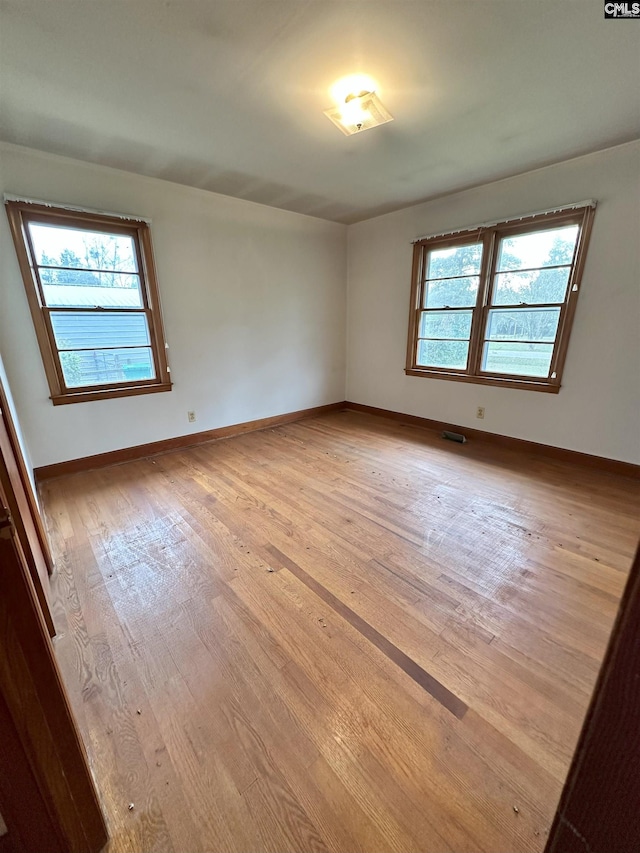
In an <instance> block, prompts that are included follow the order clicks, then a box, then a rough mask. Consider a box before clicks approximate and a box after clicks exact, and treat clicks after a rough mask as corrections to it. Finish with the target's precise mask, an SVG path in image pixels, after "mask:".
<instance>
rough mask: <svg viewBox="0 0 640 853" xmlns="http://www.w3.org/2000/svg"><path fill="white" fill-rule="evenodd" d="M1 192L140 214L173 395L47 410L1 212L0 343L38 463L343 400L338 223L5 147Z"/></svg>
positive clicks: (342, 247) (342, 245) (342, 230)
mask: <svg viewBox="0 0 640 853" xmlns="http://www.w3.org/2000/svg"><path fill="white" fill-rule="evenodd" d="M0 189H1V190H2V191H3V192H9V193H14V194H17V195H22V196H27V197H33V198H38V199H44V200H49V201H54V202H55V201H58V202H65V203H67V204H77V205H83V206H87V207H94V208H99V209H102V210H109V211H115V212H123V213H129V214H135V215H138V216H142V217H150V218H151V219H152V235H153V241H154V249H155V258H156V263H157V269H158V280H159V286H160V293H161V299H162V306H163V316H164V321H165V331H166V335H167V339H168V342H169V345H170V350H169V359H170V365H171V376H172V380H173V382H174V387H173V390H172V391H171V392H169V393H161V394H148V395H144V396H140V397H124V398H120V399H113V400H101V401H98V402H92V403H77V404H73V405H66V406H57V407H54V406H53V405H52V404H51V401H50V400H49V399H48V398H49V390H48V386H47V383H46V379H45V374H44V370H43V367H42V362H41V359H40V354H39V350H38V347H37V343H36V337H35V333H34V330H33V325H32V322H31V318H30V314H29V310H28V305H27V301H26V296H25V292H24V286H23V284H22V279H21V277H20V273H19V270H18V264H17V261H16V256H15V252H14V250H13V244H12V241H11V237H10V233H9V228H8V223H7V219H6V216H4V214H3V215H2V216H0V352H1V353H2V356H3V359H4V363H5V366H6V370H7V374H8V376H9V380H10V383H11V389H12V392H13V395H14V398H15V403H16V407H17V409H18V413H19V417H20V422H21V425H22V429H23V431H24V434H25V437H26V441H27V445H28V448H29V451H30V455H31V459H32V461H33V464H34V465H35V466H40V465H47V464H50V463H53V462H59V461H63V460H67V459H74V458H78V457H81V456H88V455H91V454H94V453H101V452H104V451H109V450H115V449H118V448H122V447H129V446H132V445H136V444H144V443H146V442H150V441H155V440H159V439H164V438H169V437H173V436H177V435H184V434H187V433H189V432H199V431H201V430H207V429H212V428H214V427H219V426H225V425H228V424H234V423H240V422H243V421H248V420H253V419H255V418H262V417H268V416H270V415H277V414H281V413H284V412H291V411H296V410H298V409H304V408H308V407H311V406H318V405H322V404H325V403H332V402H336V401H339V400H344V392H345V389H344V379H345V307H346V306H345V268H346V227H345V226H343V225H336V224H334V223H329V222H325V221H322V220H319V219H314V218H311V217H308V216H302V215H299V214H295V213H288V212H285V211H282V210H276V209H274V208H270V207H266V206H264V205H259V204H254V203H253V202H247V201H242V200H238V199H232V198H229V197H226V196H220V195H216V194H213V193H209V192H204V191H200V190H195V189H191V188H188V187H184V186H180V185H177V184H171V183H168V182H166V181H161V180H156V179H152V178H144V177H139V176H136V175H132V174H129V173H125V172H120V171H117V170H113V169H107V168H104V167H100V166H93V165H91V164H87V163H81V162H79V161H74V160H70V159H67V158H61V157H56V156H52V155H47V154H43V153H40V152H36V151H32V150H29V149H26V148H21V147H18V146H13V145H7V144H0ZM187 410H195V412H196V416H197V421H196V423H194V424H189V423H188V422H187Z"/></svg>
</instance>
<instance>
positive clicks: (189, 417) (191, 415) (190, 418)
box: [187, 410, 484, 424]
mask: <svg viewBox="0 0 640 853" xmlns="http://www.w3.org/2000/svg"><path fill="white" fill-rule="evenodd" d="M483 411H484V410H483ZM195 419H196V413H195V412H187V420H188V421H189V423H190V424H192V423H193V422H194V421H195Z"/></svg>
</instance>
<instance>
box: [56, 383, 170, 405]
mask: <svg viewBox="0 0 640 853" xmlns="http://www.w3.org/2000/svg"><path fill="white" fill-rule="evenodd" d="M171 387H172V383H171V382H158V383H157V384H154V385H127V386H125V387H123V388H105V389H104V391H96V390H91V391H74V392H73V393H70V394H56V395H55V396H52V397H51V402H52V403H53V405H54V406H66V405H68V404H69V403H90V402H92V401H94V400H111V399H112V398H114V397H134V396H137V395H138V394H157V393H159V392H160V391H171Z"/></svg>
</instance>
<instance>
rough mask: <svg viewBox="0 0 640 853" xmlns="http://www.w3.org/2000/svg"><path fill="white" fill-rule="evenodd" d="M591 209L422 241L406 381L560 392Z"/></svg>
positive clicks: (415, 270)
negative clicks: (426, 379)
mask: <svg viewBox="0 0 640 853" xmlns="http://www.w3.org/2000/svg"><path fill="white" fill-rule="evenodd" d="M593 213H594V205H593V204H589V205H586V206H584V207H578V208H568V209H565V210H559V211H554V212H553V213H544V214H538V215H533V216H529V217H523V218H521V219H519V220H517V221H505V222H502V223H497V224H496V225H491V226H482V227H480V228H476V229H473V230H468V231H463V232H458V233H455V234H448V235H444V236H438V237H433V238H428V239H424V240H419V241H418V242H416V243H415V245H414V258H413V282H412V290H411V313H410V318H409V340H408V350H407V366H406V371H405V372H406V373H407V374H409V375H411V376H428V377H432V378H440V379H454V380H460V381H464V382H476V383H481V384H490V385H502V386H507V387H512V388H525V389H532V390H537V391H550V392H557V391H559V389H560V384H561V379H562V369H563V366H564V361H565V357H566V353H567V346H568V344H569V334H570V331H571V324H572V321H573V315H574V312H575V307H576V301H577V298H578V293H579V291H580V280H581V276H582V270H583V268H584V263H585V257H586V251H587V244H588V241H589V235H590V231H591V223H592V220H593Z"/></svg>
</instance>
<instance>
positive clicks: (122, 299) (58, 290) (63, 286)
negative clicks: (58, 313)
mask: <svg viewBox="0 0 640 853" xmlns="http://www.w3.org/2000/svg"><path fill="white" fill-rule="evenodd" d="M64 276H74V277H75V276H77V277H78V280H77V281H69V280H65V278H63V277H64ZM82 279H84V280H82ZM40 280H41V281H42V292H43V294H44V299H45V303H46V304H47V305H48V306H49V307H50V308H142V293H141V291H140V279H139V277H138V276H137V275H128V274H122V273H97V272H90V271H89V270H87V271H85V272H73V271H71V270H48V269H42V270H40Z"/></svg>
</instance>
